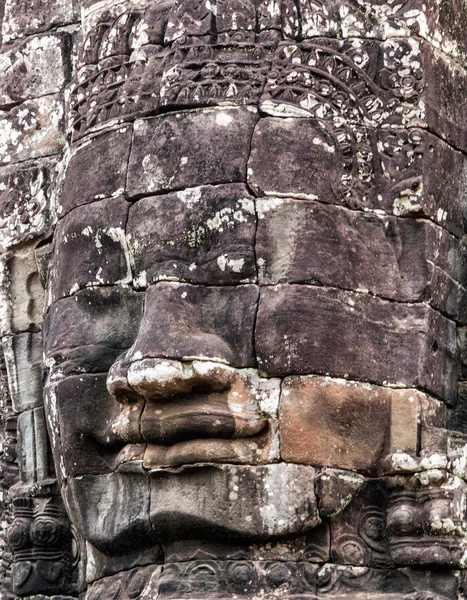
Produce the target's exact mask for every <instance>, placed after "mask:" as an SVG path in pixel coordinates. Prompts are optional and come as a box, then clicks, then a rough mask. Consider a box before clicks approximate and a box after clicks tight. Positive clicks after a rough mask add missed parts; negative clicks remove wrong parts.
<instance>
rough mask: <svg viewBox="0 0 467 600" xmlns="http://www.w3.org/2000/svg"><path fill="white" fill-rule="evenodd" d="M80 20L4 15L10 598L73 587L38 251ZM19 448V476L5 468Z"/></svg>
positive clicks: (58, 6) (2, 180)
mask: <svg viewBox="0 0 467 600" xmlns="http://www.w3.org/2000/svg"><path fill="white" fill-rule="evenodd" d="M78 14H79V11H77V7H76V6H74V5H73V3H72V2H69V1H68V0H64V1H63V0H59V1H58V2H54V3H50V2H43V1H42V0H39V1H38V2H32V3H30V2H16V1H13V2H10V1H6V2H4V3H2V7H1V11H0V29H1V36H0V40H1V46H0V71H1V81H0V212H1V225H0V247H1V256H2V276H1V296H2V299H1V306H2V319H1V336H2V356H3V355H4V356H5V363H6V371H7V373H8V394H9V397H10V403H9V404H8V405H7V404H4V405H2V432H3V431H4V435H5V436H6V438H8V439H10V441H11V439H15V438H16V437H17V444H16V446H12V445H11V443H10V446H8V447H7V448H6V447H3V452H4V459H5V461H6V462H7V464H5V465H4V466H2V470H3V477H4V480H5V483H6V484H7V489H6V490H5V492H4V493H5V494H6V495H5V498H7V499H8V506H7V507H5V511H6V512H4V513H3V514H2V524H3V523H5V524H6V522H7V521H8V528H5V527H2V548H5V550H2V557H3V559H4V561H7V558H8V553H7V550H6V549H7V548H8V552H10V554H11V558H10V564H8V565H5V566H4V570H3V571H2V590H1V592H0V593H1V595H2V597H10V596H13V595H15V594H19V595H30V594H40V593H42V594H46V595H47V594H50V595H55V594H58V595H60V594H67V593H69V592H70V591H71V590H72V588H73V577H74V574H73V572H72V571H73V567H72V560H71V558H70V552H71V539H70V523H69V521H68V518H67V517H66V514H65V511H64V508H63V505H62V502H61V499H60V494H59V490H58V488H57V486H56V483H54V480H55V470H54V467H53V464H52V459H51V453H50V443H49V441H48V438H47V431H46V423H45V415H44V408H43V398H42V321H43V306H44V290H43V285H44V283H45V282H44V281H42V283H41V281H40V277H41V276H40V274H39V270H42V271H44V268H43V267H44V263H43V262H42V263H40V261H39V262H38V261H36V256H35V253H36V251H37V252H38V256H39V259H40V256H41V255H43V250H42V249H40V250H39V246H40V245H41V244H43V242H44V240H45V239H46V238H47V237H48V236H49V235H50V233H51V231H52V229H51V227H52V223H53V216H52V208H51V198H52V188H53V181H54V179H55V178H56V175H57V173H58V172H59V169H60V164H61V160H62V158H63V152H64V150H65V144H66V131H65V88H66V86H67V84H68V83H69V81H70V77H71V75H72V63H73V46H74V44H75V41H76V36H77V33H78V29H79V25H78ZM38 265H39V266H38ZM41 265H42V266H41ZM3 419H4V420H3ZM13 424H14V425H15V426H14V428H13ZM11 436H15V438H12V437H11ZM2 438H3V435H2ZM12 449H15V450H16V465H17V468H18V469H19V477H17V478H16V479H15V480H12V479H11V477H9V476H8V471H7V469H6V468H5V467H8V463H9V461H10V460H11V456H10V454H11V451H12ZM8 479H9V480H8ZM6 480H8V481H6Z"/></svg>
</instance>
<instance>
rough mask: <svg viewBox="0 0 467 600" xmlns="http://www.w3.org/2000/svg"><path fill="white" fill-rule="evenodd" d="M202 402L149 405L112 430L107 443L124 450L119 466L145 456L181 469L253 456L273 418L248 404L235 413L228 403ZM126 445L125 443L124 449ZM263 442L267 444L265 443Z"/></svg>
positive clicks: (150, 462)
mask: <svg viewBox="0 0 467 600" xmlns="http://www.w3.org/2000/svg"><path fill="white" fill-rule="evenodd" d="M204 400H205V401H204V402H202V403H201V402H200V401H199V398H198V399H196V398H186V399H184V400H181V399H180V398H178V399H177V401H176V402H174V401H162V402H159V401H158V402H146V403H145V404H144V406H142V407H140V408H139V410H135V409H133V410H132V409H131V407H127V408H126V410H127V413H126V414H125V415H124V416H123V417H122V415H120V417H119V418H118V419H116V420H115V421H114V423H113V424H112V426H111V427H110V428H109V432H111V433H110V434H108V435H107V436H106V440H105V441H106V443H107V444H106V445H114V446H120V448H121V449H120V451H119V453H118V456H117V463H121V462H126V461H127V460H134V459H135V458H141V453H142V451H143V448H145V451H144V462H145V466H146V464H147V466H148V467H152V466H155V465H156V466H176V465H182V464H193V463H198V462H206V461H210V460H211V461H214V462H228V461H231V460H234V461H235V462H238V459H239V456H243V455H245V454H251V451H249V450H248V448H249V447H250V446H251V445H252V444H253V445H254V446H255V447H256V446H257V445H258V443H259V441H260V440H262V439H263V438H264V434H265V432H267V431H268V430H269V427H268V419H267V418H265V417H263V416H260V415H258V413H257V412H256V411H253V410H251V409H247V408H246V407H245V406H242V407H237V410H235V411H233V410H231V409H230V407H229V406H228V405H227V404H226V402H225V400H224V401H214V402H211V401H206V397H204ZM122 443H123V444H124V446H123V448H122ZM261 443H262V442H261Z"/></svg>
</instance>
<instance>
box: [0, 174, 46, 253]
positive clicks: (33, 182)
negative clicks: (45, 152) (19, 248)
mask: <svg viewBox="0 0 467 600" xmlns="http://www.w3.org/2000/svg"><path fill="white" fill-rule="evenodd" d="M48 167H49V166H48V165H44V166H41V167H32V168H25V169H15V168H12V167H3V168H1V169H0V215H1V226H0V245H1V247H2V249H4V250H6V249H8V248H11V247H12V246H15V245H16V244H20V243H22V242H25V241H27V240H29V239H34V238H37V237H39V236H40V235H44V234H46V232H47V231H48V228H49V225H50V211H49V197H48V183H49V168H48Z"/></svg>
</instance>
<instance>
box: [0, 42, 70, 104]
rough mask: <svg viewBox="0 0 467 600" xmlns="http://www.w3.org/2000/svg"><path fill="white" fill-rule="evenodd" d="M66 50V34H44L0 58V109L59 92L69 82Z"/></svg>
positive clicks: (67, 44) (67, 43)
mask: <svg viewBox="0 0 467 600" xmlns="http://www.w3.org/2000/svg"><path fill="white" fill-rule="evenodd" d="M68 46H69V38H68V35H67V34H65V33H56V34H50V35H49V34H46V35H40V36H36V37H34V38H31V39H29V40H27V41H25V42H23V43H21V44H20V45H18V46H16V47H15V48H14V49H13V50H9V51H7V52H4V53H3V54H0V69H1V71H2V73H3V79H2V82H1V83H0V106H8V105H11V104H16V103H18V102H24V101H25V100H28V99H30V98H37V97H39V96H45V95H47V94H55V93H57V92H59V91H61V90H62V89H63V87H64V86H65V84H66V83H67V78H68V65H67V59H68V56H67V52H68Z"/></svg>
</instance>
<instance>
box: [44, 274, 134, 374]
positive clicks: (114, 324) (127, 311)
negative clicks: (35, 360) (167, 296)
mask: <svg viewBox="0 0 467 600" xmlns="http://www.w3.org/2000/svg"><path fill="white" fill-rule="evenodd" d="M142 305H143V298H142V297H141V295H140V294H138V293H136V292H133V291H132V290H130V289H128V288H126V287H123V286H120V287H119V286H109V287H103V288H89V289H84V290H80V291H79V292H76V294H75V295H74V296H71V297H68V298H63V299H62V300H59V301H58V302H56V303H55V304H53V305H52V306H51V307H50V309H49V312H48V313H47V316H46V318H45V320H44V340H45V352H46V356H47V357H49V358H50V359H52V358H53V360H51V361H50V364H51V365H52V366H53V365H61V363H63V362H69V363H70V364H69V367H68V368H69V369H71V370H72V371H75V372H78V373H79V372H83V371H84V372H86V371H87V372H96V371H97V372H103V371H106V370H108V369H109V368H110V366H111V364H112V363H113V361H114V360H115V358H116V357H117V356H118V355H119V354H120V353H121V352H122V351H123V350H125V349H127V348H129V347H130V346H131V344H132V343H133V341H134V339H135V337H136V331H137V327H138V324H139V320H140V318H141V314H142ZM61 368H65V367H64V366H62V367H61Z"/></svg>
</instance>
